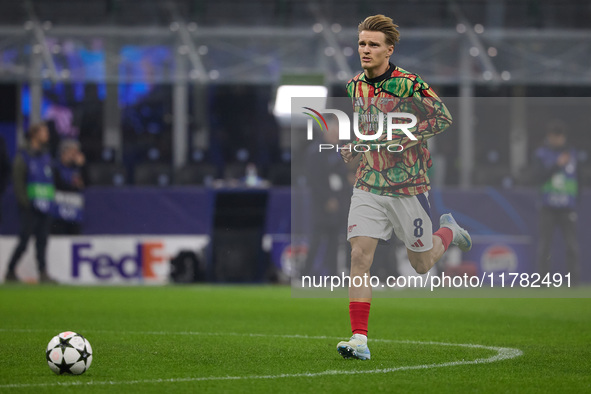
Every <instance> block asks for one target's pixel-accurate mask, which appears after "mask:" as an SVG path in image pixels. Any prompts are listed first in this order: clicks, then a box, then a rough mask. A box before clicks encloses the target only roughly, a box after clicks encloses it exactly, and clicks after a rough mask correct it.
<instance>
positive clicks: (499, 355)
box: [0, 328, 523, 389]
mask: <svg viewBox="0 0 591 394" xmlns="http://www.w3.org/2000/svg"><path fill="white" fill-rule="evenodd" d="M54 331H55V332H57V331H59V330H53V331H51V332H54ZM0 332H49V330H46V329H18V328H15V329H9V328H0ZM84 332H95V333H105V334H107V333H108V334H115V333H119V334H120V333H122V332H123V331H108V330H86V331H84ZM124 332H125V333H126V334H141V335H203V336H250V337H274V338H297V339H300V338H301V339H339V337H329V336H308V335H297V334H294V335H289V334H244V333H237V332H226V333H218V332H195V331H181V332H165V331H124ZM370 340H371V341H373V342H387V343H406V344H416V345H432V346H457V347H464V348H472V349H474V348H476V349H486V350H491V351H495V352H496V354H495V355H493V356H490V357H487V358H477V359H475V360H467V361H466V360H462V361H449V362H445V363H436V364H421V365H409V366H403V367H394V368H379V369H370V370H362V371H359V370H358V371H340V370H327V371H321V372H304V373H293V374H277V375H246V376H204V377H196V378H177V379H145V380H126V381H94V380H91V381H89V382H76V381H74V382H53V383H13V384H2V385H0V389H10V388H12V389H19V388H31V387H70V386H115V385H132V384H154V383H183V382H204V381H224V380H248V379H254V380H257V379H259V380H260V379H282V378H302V377H305V378H313V377H317V376H333V375H357V374H378V373H392V372H399V371H410V370H417V369H430V368H443V367H453V366H458V365H471V364H486V363H493V362H497V361H502V360H510V359H512V358H516V357H519V356H521V355H523V352H522V351H521V350H519V349H516V348H508V347H497V346H485V345H478V344H471V343H447V342H433V341H411V340H395V339H370Z"/></svg>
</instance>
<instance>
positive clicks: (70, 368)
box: [45, 331, 92, 375]
mask: <svg viewBox="0 0 591 394" xmlns="http://www.w3.org/2000/svg"><path fill="white" fill-rule="evenodd" d="M45 358H46V359H47V364H48V365H49V368H50V369H51V370H52V371H53V372H55V373H56V374H58V375H61V374H64V373H65V374H72V375H80V374H83V373H84V372H86V370H87V369H88V368H90V364H91V363H92V347H90V343H89V342H88V340H87V339H86V338H84V337H83V336H82V335H80V334H76V333H75V332H72V331H66V332H62V333H59V334H58V335H56V336H55V337H53V338H51V341H49V344H47V351H46V352H45Z"/></svg>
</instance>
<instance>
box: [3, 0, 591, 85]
mask: <svg viewBox="0 0 591 394" xmlns="http://www.w3.org/2000/svg"><path fill="white" fill-rule="evenodd" d="M212 3H219V4H218V5H215V4H212ZM245 3H249V4H250V5H249V7H246V8H245V6H244V4H245ZM338 3H339V4H341V3H342V4H341V6H337V3H335V2H333V1H322V2H294V1H287V0H283V1H261V2H255V3H253V2H236V1H220V2H202V1H192V2H191V1H180V0H179V1H164V2H154V1H147V2H146V1H144V2H140V1H124V0H100V1H80V0H74V1H68V2H65V1H59V0H44V1H31V0H25V1H22V2H21V1H18V2H16V1H6V2H2V4H1V5H0V11H1V12H0V15H3V16H2V17H0V80H1V81H5V82H9V81H18V82H27V81H31V80H32V79H41V80H51V81H54V82H58V81H61V82H69V81H76V82H81V81H83V82H89V83H93V82H115V83H117V82H134V81H142V80H144V79H146V78H149V79H150V81H151V82H157V83H174V82H178V81H187V82H193V81H194V82H201V83H247V84H269V83H271V84H274V83H277V82H278V81H279V79H280V77H281V75H282V74H285V73H291V74H293V73H316V74H317V73H323V74H325V81H326V82H327V83H339V82H342V81H346V80H348V79H349V78H350V77H351V76H352V75H353V74H354V73H356V72H357V71H358V70H359V69H360V66H359V60H358V57H357V54H356V41H357V31H356V23H357V22H355V21H358V19H359V18H360V17H361V15H368V14H370V13H371V12H377V10H378V9H379V7H380V5H381V6H382V7H383V8H382V9H383V12H384V13H387V11H389V10H393V12H394V11H395V12H396V14H397V15H400V17H401V18H402V17H404V16H408V14H411V13H412V12H413V10H415V12H416V13H418V12H421V15H423V14H424V18H425V21H426V23H423V24H419V23H417V22H416V21H412V22H411V23H409V25H410V26H406V25H405V24H404V23H402V22H400V24H401V25H402V26H401V28H400V30H401V41H400V43H399V45H398V46H397V48H396V50H395V55H394V57H393V59H394V61H395V62H396V63H397V64H400V65H401V66H402V67H404V68H408V69H410V70H412V71H413V72H417V73H419V74H421V75H422V76H423V77H424V78H425V79H426V80H428V81H430V83H432V84H437V85H442V84H445V85H459V84H461V83H466V82H467V81H469V82H471V83H476V84H526V85H527V84H537V85H558V84H560V85H578V86H580V85H591V69H589V67H588V65H589V64H591V29H588V28H587V29H575V28H572V27H569V26H568V23H569V21H570V22H571V24H572V25H574V26H578V25H579V23H578V22H577V21H578V18H577V16H578V17H579V18H580V17H581V15H582V16H584V15H587V14H589V13H591V8H590V7H585V6H584V5H581V3H580V2H572V1H565V2H558V3H556V4H555V2H547V3H548V4H546V5H545V6H544V7H542V8H540V11H539V12H540V13H541V14H542V15H546V14H548V15H547V16H546V17H544V18H542V17H540V18H538V19H536V20H537V21H538V22H536V23H525V22H524V26H528V27H526V28H518V27H515V26H514V25H515V23H513V22H511V21H512V20H513V19H512V18H514V15H513V14H517V15H521V14H520V12H518V11H519V10H521V9H522V8H523V7H521V8H520V7H518V5H519V4H521V3H523V2H511V4H504V2H469V1H463V2H462V1H459V2H447V1H433V2H430V3H427V4H423V5H417V4H416V3H417V2H412V1H410V2H408V3H409V4H407V5H408V7H404V8H401V7H400V6H397V7H394V6H392V5H391V4H390V5H389V6H388V4H389V3H388V2H383V1H381V2H380V1H376V2H372V4H373V5H372V6H371V7H369V6H368V7H365V8H364V6H362V3H364V2H357V1H343V2H338ZM374 3H375V4H374ZM382 3H384V4H382ZM491 3H500V4H501V5H498V4H497V5H495V6H493V5H491ZM514 3H515V4H514ZM557 4H562V5H561V6H559V5H557ZM499 7H501V8H499ZM540 7H541V6H540ZM552 7H554V14H557V16H555V18H558V17H559V16H560V15H562V16H563V17H564V19H565V21H566V22H565V23H566V25H564V24H561V23H558V22H556V19H552V18H551V17H550V16H552V14H551V11H552V9H553V8H552ZM556 7H558V8H556ZM527 10H528V9H527V8H526V9H525V11H523V12H526V11H527ZM565 10H566V11H565ZM577 10H578V12H577ZM416 13H415V15H416ZM499 13H502V14H503V15H504V17H502V18H501V17H498V16H497V17H495V15H497V14H499ZM529 14H531V11H529V13H527V12H526V13H525V14H524V15H529ZM498 19H501V21H498ZM402 20H403V21H406V20H408V19H405V18H403V19H401V21H402ZM559 20H560V19H558V21H559ZM142 21H143V24H142ZM281 21H283V23H280V22H281ZM476 21H482V22H478V23H477V22H476ZM553 21H555V22H556V23H554V22H553ZM544 23H546V24H547V26H545V25H544ZM417 25H420V26H424V27H420V26H417ZM427 26H436V27H427ZM150 51H151V52H152V53H154V51H156V52H157V53H158V55H157V57H159V58H160V59H159V60H154V59H153V58H154V57H155V56H156V55H154V54H153V56H152V58H150V56H149V55H146V53H147V52H150ZM138 56H139V57H140V58H142V59H141V61H144V62H146V61H147V62H150V61H152V62H153V63H155V65H154V66H153V67H152V69H151V70H150V72H149V76H146V75H145V74H142V73H135V72H134V69H135V68H137V67H136V65H134V62H137V57H138Z"/></svg>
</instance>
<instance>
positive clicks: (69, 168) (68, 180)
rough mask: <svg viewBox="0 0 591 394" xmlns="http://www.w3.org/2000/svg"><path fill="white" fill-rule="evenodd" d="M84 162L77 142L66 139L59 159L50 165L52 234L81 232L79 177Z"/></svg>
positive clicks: (81, 205)
mask: <svg viewBox="0 0 591 394" xmlns="http://www.w3.org/2000/svg"><path fill="white" fill-rule="evenodd" d="M85 162H86V158H85V157H84V154H83V153H82V152H81V150H80V143H79V142H78V141H77V140H73V139H66V140H63V141H62V142H61V143H60V146H59V158H58V159H57V160H56V162H55V165H54V178H55V188H56V192H55V202H56V204H55V207H56V209H55V211H54V221H53V225H52V227H51V232H52V234H67V235H76V234H80V232H81V224H82V215H83V211H84V196H83V194H82V192H83V190H84V187H85V183H84V178H83V176H82V170H83V166H84V164H85Z"/></svg>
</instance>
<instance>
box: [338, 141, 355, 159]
mask: <svg viewBox="0 0 591 394" xmlns="http://www.w3.org/2000/svg"><path fill="white" fill-rule="evenodd" d="M347 147H348V148H347ZM340 152H341V157H342V158H343V161H344V162H345V163H349V162H350V161H351V160H353V144H352V143H348V144H347V145H343V146H342V147H341V151H340Z"/></svg>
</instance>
